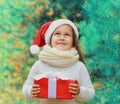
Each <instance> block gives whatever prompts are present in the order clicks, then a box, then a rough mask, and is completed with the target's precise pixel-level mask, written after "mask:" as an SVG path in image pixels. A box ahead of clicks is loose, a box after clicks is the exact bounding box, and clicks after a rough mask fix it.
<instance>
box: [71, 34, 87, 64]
mask: <svg viewBox="0 0 120 104" xmlns="http://www.w3.org/2000/svg"><path fill="white" fill-rule="evenodd" d="M73 33H74V32H73ZM73 46H74V47H75V48H76V50H77V51H78V54H79V61H81V62H83V63H84V64H85V60H84V55H83V53H82V51H81V47H80V44H79V39H77V36H76V35H75V33H74V34H73Z"/></svg>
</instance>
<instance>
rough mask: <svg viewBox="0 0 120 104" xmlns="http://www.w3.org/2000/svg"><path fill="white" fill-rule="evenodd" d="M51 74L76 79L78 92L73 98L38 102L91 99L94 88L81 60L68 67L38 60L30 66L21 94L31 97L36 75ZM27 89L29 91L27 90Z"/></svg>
mask: <svg viewBox="0 0 120 104" xmlns="http://www.w3.org/2000/svg"><path fill="white" fill-rule="evenodd" d="M38 74H39V75H40V74H41V75H44V76H46V75H48V74H51V75H52V74H53V75H54V76H57V77H59V78H62V79H76V80H78V82H79V85H80V94H79V96H78V97H77V98H75V99H73V100H58V99H42V98H41V99H40V104H82V103H83V102H87V101H89V100H90V99H92V98H93V97H94V95H95V90H94V88H93V86H92V83H91V80H90V77H89V73H88V71H87V69H86V67H85V65H84V64H83V63H82V62H77V63H75V64H74V65H72V66H70V67H65V68H64V67H63V68H62V67H61V68H60V67H53V66H50V65H47V64H45V63H43V62H42V61H40V60H38V61H37V62H36V63H35V64H34V65H33V66H32V68H31V70H30V73H29V75H28V78H27V80H26V81H25V83H24V85H23V89H22V92H23V96H24V97H25V98H27V99H28V98H31V87H32V85H33V81H34V77H35V76H36V75H38ZM28 91H29V92H28Z"/></svg>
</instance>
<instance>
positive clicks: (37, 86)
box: [31, 84, 40, 98]
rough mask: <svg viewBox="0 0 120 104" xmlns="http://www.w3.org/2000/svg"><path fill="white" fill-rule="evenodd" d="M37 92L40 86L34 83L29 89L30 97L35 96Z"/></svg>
mask: <svg viewBox="0 0 120 104" xmlns="http://www.w3.org/2000/svg"><path fill="white" fill-rule="evenodd" d="M39 92H40V86H39V85H37V84H34V85H33V86H32V90H31V97H32V98H35V97H36V96H37V94H38V93H39Z"/></svg>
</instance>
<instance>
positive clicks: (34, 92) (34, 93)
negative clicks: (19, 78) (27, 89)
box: [32, 90, 40, 95]
mask: <svg viewBox="0 0 120 104" xmlns="http://www.w3.org/2000/svg"><path fill="white" fill-rule="evenodd" d="M39 92H40V91H39V90H38V91H32V95H36V94H38V93H39Z"/></svg>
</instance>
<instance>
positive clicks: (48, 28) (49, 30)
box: [30, 19, 79, 54]
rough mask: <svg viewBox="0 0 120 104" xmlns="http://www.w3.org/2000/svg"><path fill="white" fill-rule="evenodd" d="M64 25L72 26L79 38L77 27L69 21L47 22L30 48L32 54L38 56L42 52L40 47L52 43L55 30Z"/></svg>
mask: <svg viewBox="0 0 120 104" xmlns="http://www.w3.org/2000/svg"><path fill="white" fill-rule="evenodd" d="M64 24H67V25H70V26H71V27H72V28H73V30H74V33H75V35H76V37H77V38H78V37H79V36H78V35H79V34H78V30H77V27H76V26H75V25H74V23H73V22H72V21H70V20H68V19H59V20H55V21H52V22H47V23H45V24H43V25H42V26H41V28H40V30H39V32H38V34H37V36H36V37H35V39H34V41H33V44H32V46H31V47H30V52H31V53H32V54H37V53H38V52H39V51H40V47H42V46H44V45H45V44H49V43H50V38H51V36H52V34H53V32H54V31H55V29H56V28H57V27H59V26H60V25H64Z"/></svg>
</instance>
